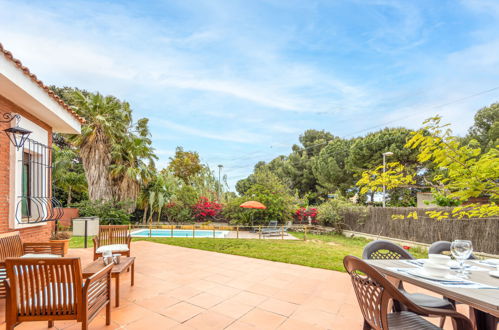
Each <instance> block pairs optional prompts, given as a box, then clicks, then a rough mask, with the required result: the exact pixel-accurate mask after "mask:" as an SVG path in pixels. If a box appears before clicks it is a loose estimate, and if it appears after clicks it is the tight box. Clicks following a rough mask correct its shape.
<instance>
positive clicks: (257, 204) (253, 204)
mask: <svg viewBox="0 0 499 330" xmlns="http://www.w3.org/2000/svg"><path fill="white" fill-rule="evenodd" d="M239 206H240V207H244V208H246V209H259V210H263V209H266V208H267V207H266V206H265V205H263V204H262V203H260V202H257V201H248V202H244V203H242V204H241V205H239Z"/></svg>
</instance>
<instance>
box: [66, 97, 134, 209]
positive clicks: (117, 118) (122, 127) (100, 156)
mask: <svg viewBox="0 0 499 330" xmlns="http://www.w3.org/2000/svg"><path fill="white" fill-rule="evenodd" d="M71 103H72V104H74V106H75V108H76V111H77V112H78V114H79V115H81V116H83V117H84V118H85V119H86V123H85V124H84V125H83V126H82V129H81V135H75V136H73V137H72V138H71V142H72V143H73V144H74V145H75V146H77V147H79V148H80V157H81V159H82V161H83V167H84V169H85V175H86V178H87V182H88V195H89V198H90V199H91V200H103V201H111V200H113V189H112V182H111V177H110V175H109V167H110V165H111V163H112V154H111V152H112V150H113V146H114V145H116V144H119V143H121V142H122V141H123V138H124V136H125V135H126V134H127V132H128V127H129V124H130V122H131V110H130V106H129V104H128V103H126V102H121V101H119V100H118V99H117V98H115V97H112V96H102V95H101V94H99V93H97V94H85V95H84V94H83V93H81V92H80V91H75V92H74V93H73V94H72V102H71Z"/></svg>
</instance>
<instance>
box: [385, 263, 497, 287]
mask: <svg viewBox="0 0 499 330" xmlns="http://www.w3.org/2000/svg"><path fill="white" fill-rule="evenodd" d="M388 269H390V270H391V271H395V272H398V273H404V274H406V275H409V276H414V277H417V278H419V279H421V280H423V281H428V282H430V283H438V284H439V285H441V286H445V287H452V288H464V289H499V287H497V286H492V285H486V284H482V283H477V282H473V281H470V280H466V279H463V280H459V281H451V280H446V279H438V278H431V279H430V278H427V277H420V276H416V275H413V274H410V273H408V271H410V270H411V268H398V267H389V268H388ZM412 269H414V268H412Z"/></svg>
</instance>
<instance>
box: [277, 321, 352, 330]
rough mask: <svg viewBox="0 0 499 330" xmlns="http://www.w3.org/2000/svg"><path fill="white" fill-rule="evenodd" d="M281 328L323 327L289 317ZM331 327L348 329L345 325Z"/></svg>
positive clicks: (289, 329) (294, 329)
mask: <svg viewBox="0 0 499 330" xmlns="http://www.w3.org/2000/svg"><path fill="white" fill-rule="evenodd" d="M279 329H283V330H304V329H307V330H319V329H322V328H321V327H318V326H315V325H313V324H311V323H307V322H303V321H300V320H296V319H287V320H286V321H284V323H283V324H281V326H280V327H279ZM331 329H346V328H343V327H338V328H336V327H332V328H331ZM351 329H352V330H353V329H360V327H354V328H351Z"/></svg>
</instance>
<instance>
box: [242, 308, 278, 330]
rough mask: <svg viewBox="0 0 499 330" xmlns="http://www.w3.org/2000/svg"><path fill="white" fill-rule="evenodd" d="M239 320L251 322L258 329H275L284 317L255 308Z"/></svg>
mask: <svg viewBox="0 0 499 330" xmlns="http://www.w3.org/2000/svg"><path fill="white" fill-rule="evenodd" d="M240 320H241V321H243V322H245V323H248V324H251V325H253V326H255V327H256V328H258V329H277V328H278V327H279V326H280V325H281V324H282V323H284V321H285V320H286V317H284V316H282V315H278V314H275V313H272V312H268V311H265V310H263V309H259V308H255V309H253V310H252V311H250V312H249V313H247V314H246V315H244V316H243V317H242V318H241V319H240Z"/></svg>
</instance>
